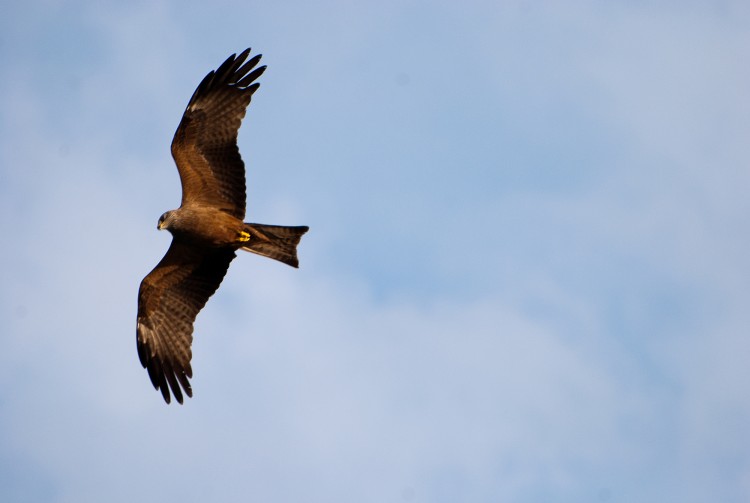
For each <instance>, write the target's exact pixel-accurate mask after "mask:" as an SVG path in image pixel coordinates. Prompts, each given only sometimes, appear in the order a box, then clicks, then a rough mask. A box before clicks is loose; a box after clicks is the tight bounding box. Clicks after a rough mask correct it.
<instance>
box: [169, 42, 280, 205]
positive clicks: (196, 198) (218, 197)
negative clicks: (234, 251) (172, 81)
mask: <svg viewBox="0 0 750 503" xmlns="http://www.w3.org/2000/svg"><path fill="white" fill-rule="evenodd" d="M249 54H250V49H247V50H245V51H244V52H242V53H241V54H240V55H239V56H236V57H235V55H234V54H232V55H231V56H230V57H229V58H228V59H227V60H226V61H225V62H224V63H223V64H222V65H221V66H220V67H219V68H218V69H217V70H216V71H212V72H210V73H209V74H208V75H206V77H205V78H204V79H203V81H202V82H201V83H200V84H199V85H198V88H197V89H196V90H195V93H193V97H192V98H190V102H189V103H188V106H187V108H186V109H185V113H184V115H183V116H182V121H181V122H180V125H179V127H178V128H177V132H176V133H175V135H174V139H173V140H172V157H174V160H175V162H176V163H177V169H178V171H179V172H180V180H181V181H182V205H183V206H185V204H186V203H191V202H198V203H202V204H206V205H209V206H213V207H216V208H219V209H221V210H224V211H226V212H227V213H229V214H231V215H233V216H235V217H237V218H239V219H243V218H244V217H245V198H246V195H245V164H244V163H243V162H242V158H241V157H240V151H239V149H238V148H237V131H238V130H239V129H240V123H241V122H242V118H243V117H245V110H246V109H247V106H248V105H249V104H250V99H251V98H252V95H253V93H254V92H255V91H256V90H257V89H258V87H259V86H260V84H258V83H254V81H255V80H256V79H257V78H258V77H260V75H261V74H262V73H263V72H264V71H265V69H266V67H265V66H261V67H258V68H255V66H256V65H257V64H258V62H259V61H260V58H261V55H260V54H258V55H256V56H254V57H253V58H251V59H250V60H249V61H247V63H244V62H245V59H246V58H247V56H248V55H249ZM243 63H244V64H243Z"/></svg>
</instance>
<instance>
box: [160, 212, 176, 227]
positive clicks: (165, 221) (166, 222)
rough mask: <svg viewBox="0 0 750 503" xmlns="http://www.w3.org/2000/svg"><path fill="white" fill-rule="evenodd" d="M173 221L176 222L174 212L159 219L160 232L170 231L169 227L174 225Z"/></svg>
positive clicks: (167, 213)
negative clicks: (163, 230)
mask: <svg viewBox="0 0 750 503" xmlns="http://www.w3.org/2000/svg"><path fill="white" fill-rule="evenodd" d="M172 220H174V212H173V211H167V212H165V213H164V214H163V215H162V216H160V217H159V223H158V224H156V228H157V229H158V230H162V229H169V226H170V224H171V223H172Z"/></svg>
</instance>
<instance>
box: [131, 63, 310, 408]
mask: <svg viewBox="0 0 750 503" xmlns="http://www.w3.org/2000/svg"><path fill="white" fill-rule="evenodd" d="M249 54H250V49H247V50H246V51H244V52H243V53H242V54H240V55H239V56H236V57H235V55H234V54H232V56H230V57H229V58H228V59H227V60H226V61H225V62H224V63H223V64H222V65H221V66H219V68H218V69H217V70H216V71H212V72H210V73H209V74H208V75H206V77H205V78H204V79H203V81H202V82H201V83H200V84H199V85H198V88H197V89H196V90H195V93H193V97H192V98H190V102H189V103H188V106H187V109H186V110H185V113H184V114H183V116H182V121H181V122H180V125H179V126H178V128H177V132H176V133H175V135H174V139H173V140H172V157H174V160H175V163H176V164H177V170H178V171H179V172H180V181H181V182H182V203H181V205H180V207H179V208H178V209H176V210H172V211H167V212H166V213H164V214H163V215H162V216H161V218H160V219H159V224H158V228H159V229H167V230H168V231H169V232H171V233H172V244H171V245H170V247H169V250H168V251H167V254H166V255H165V256H164V258H163V259H161V262H159V264H158V265H157V266H156V267H155V268H154V270H153V271H151V272H150V273H149V274H148V276H146V277H145V278H144V279H143V281H142V282H141V287H140V290H139V291H138V324H137V329H136V334H137V338H138V357H139V358H140V360H141V364H142V365H143V367H144V368H146V369H147V370H148V375H149V377H150V378H151V382H152V383H153V385H154V387H155V388H156V389H157V390H161V394H162V396H163V397H164V400H165V401H166V402H167V403H169V402H170V400H171V398H170V389H171V391H172V393H173V394H174V396H175V399H177V401H178V402H180V403H182V393H183V391H184V392H185V394H187V396H193V392H192V388H191V387H190V382H189V381H188V379H189V378H191V377H192V376H193V370H192V368H191V366H190V360H191V358H192V351H191V348H190V346H191V343H192V341H193V322H194V321H195V318H196V316H197V315H198V312H199V311H200V310H201V309H202V308H203V306H204V305H205V304H206V301H207V300H208V298H209V297H210V296H211V295H213V293H214V292H215V291H216V289H217V288H219V284H220V283H221V281H222V279H224V275H225V274H226V272H227V268H228V267H229V263H230V262H231V261H232V259H234V257H235V251H236V250H245V251H249V252H253V253H257V254H259V255H264V256H266V257H270V258H273V259H276V260H278V261H280V262H283V263H285V264H288V265H290V266H292V267H298V261H297V244H298V243H299V241H300V238H301V237H302V235H303V234H304V233H305V232H307V230H308V228H307V227H284V226H276V225H261V224H249V223H245V222H243V219H244V218H245V165H244V163H243V162H242V158H241V157H240V152H239V149H238V148H237V131H238V130H239V128H240V123H241V121H242V119H243V117H244V116H245V110H246V108H247V106H248V105H249V104H250V99H251V97H252V95H253V93H254V92H255V91H256V90H257V89H258V87H259V85H260V84H258V83H256V82H255V80H256V79H257V78H258V77H260V75H261V74H262V73H263V72H264V71H265V69H266V67H265V66H261V67H258V68H256V65H257V64H258V62H259V61H260V58H261V55H260V54H258V55H257V56H254V57H253V58H251V59H250V60H248V61H247V62H246V63H245V59H247V57H248V55H249ZM243 63H244V64H243Z"/></svg>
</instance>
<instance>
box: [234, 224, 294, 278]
mask: <svg viewBox="0 0 750 503" xmlns="http://www.w3.org/2000/svg"><path fill="white" fill-rule="evenodd" d="M308 229H309V227H307V226H299V227H286V226H283V225H263V224H248V223H246V224H245V232H247V233H248V234H250V239H249V240H248V241H247V243H246V244H245V245H243V246H242V247H241V249H242V250H245V251H249V252H252V253H257V254H258V255H263V256H264V257H269V258H272V259H275V260H278V261H279V262H284V263H285V264H288V265H290V266H292V267H299V261H298V260H297V244H299V240H300V238H302V235H303V234H304V233H305V232H307V230H308Z"/></svg>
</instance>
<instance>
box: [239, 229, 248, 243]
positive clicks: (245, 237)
mask: <svg viewBox="0 0 750 503" xmlns="http://www.w3.org/2000/svg"><path fill="white" fill-rule="evenodd" d="M237 241H239V242H240V243H247V242H248V241H250V233H249V232H245V231H240V235H239V237H238V238H237Z"/></svg>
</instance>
